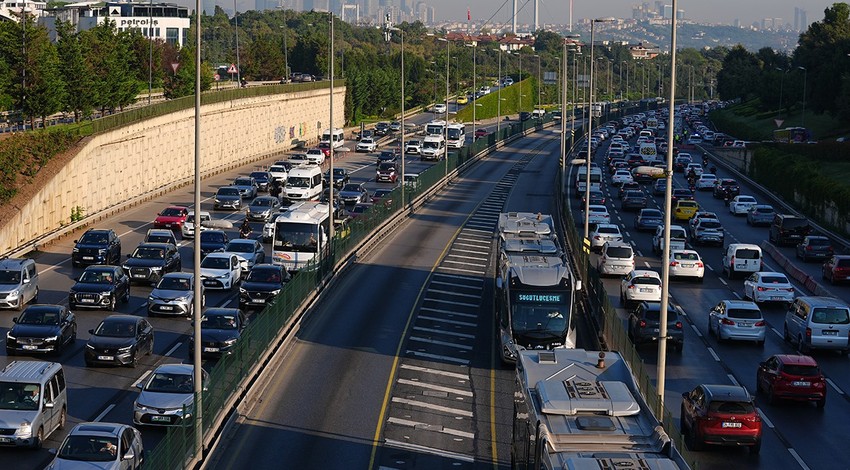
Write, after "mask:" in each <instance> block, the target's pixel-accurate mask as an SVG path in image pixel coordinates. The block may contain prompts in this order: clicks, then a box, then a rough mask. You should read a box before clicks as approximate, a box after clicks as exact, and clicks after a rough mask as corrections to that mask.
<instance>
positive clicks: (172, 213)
mask: <svg viewBox="0 0 850 470" xmlns="http://www.w3.org/2000/svg"><path fill="white" fill-rule="evenodd" d="M183 214H184V212H183V209H178V208H176V207H169V208H167V209H165V210H164V211H162V213H161V214H160V215H163V216H165V217H179V216H181V215H183Z"/></svg>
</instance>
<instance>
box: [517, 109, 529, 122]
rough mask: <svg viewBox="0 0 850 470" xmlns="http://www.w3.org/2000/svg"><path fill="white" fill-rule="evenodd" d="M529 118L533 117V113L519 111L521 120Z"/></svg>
mask: <svg viewBox="0 0 850 470" xmlns="http://www.w3.org/2000/svg"><path fill="white" fill-rule="evenodd" d="M529 119H531V113H529V112H528V111H522V112H521V113H519V120H520V121H528V120H529Z"/></svg>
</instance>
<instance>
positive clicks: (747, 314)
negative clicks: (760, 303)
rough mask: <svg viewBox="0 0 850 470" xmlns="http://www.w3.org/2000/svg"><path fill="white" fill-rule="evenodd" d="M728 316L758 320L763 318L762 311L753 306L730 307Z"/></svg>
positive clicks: (727, 311)
mask: <svg viewBox="0 0 850 470" xmlns="http://www.w3.org/2000/svg"><path fill="white" fill-rule="evenodd" d="M726 316H727V317H729V318H741V319H744V320H758V319H760V318H761V312H760V311H758V310H754V309H751V308H730V309H728V310H726Z"/></svg>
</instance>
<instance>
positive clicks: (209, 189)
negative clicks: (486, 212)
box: [0, 117, 471, 469]
mask: <svg viewBox="0 0 850 470" xmlns="http://www.w3.org/2000/svg"><path fill="white" fill-rule="evenodd" d="M418 119H420V120H423V121H426V122H427V121H429V120H430V119H429V118H426V117H419V118H418ZM470 138H471V136H470ZM339 157H340V158H339V159H338V161H337V162H336V165H337V166H339V167H344V168H346V169H348V170H349V172H350V173H351V178H352V181H354V182H365V183H366V186H367V188H368V189H369V192H370V194H371V192H372V191H374V189H376V188H378V187H382V188H390V187H392V185H391V184H389V183H375V182H374V177H375V173H374V172H375V155H374V154H355V153H347V154H345V155H340V156H339ZM277 159H278V158H269V159H268V160H265V161H262V162H257V163H255V164H252V165H249V166H246V167H243V168H240V169H237V170H234V171H231V172H228V173H225V174H220V175H216V176H214V177H211V178H209V179H207V180H204V182H203V187H202V189H201V191H202V200H203V202H202V207H201V209H202V210H207V211H210V212H211V213H212V214H213V218H214V219H216V218H220V219H227V220H230V221H232V222H233V223H234V224H235V226H234V228H233V229H231V230H228V231H227V232H228V235H229V236H230V237H231V238H235V237H238V225H239V222H241V220H242V219H243V218H244V213H243V212H241V211H240V212H234V213H231V212H221V211H213V210H212V197H213V196H214V194H215V191H216V189H217V188H218V187H219V186H222V185H226V184H228V183H229V182H231V181H232V180H233V179H234V178H235V177H236V176H237V175H240V174H247V173H248V172H250V171H252V170H255V169H258V167H260V166H265V165H268V164H270V163H273V162H274V161H275V160H277ZM431 165H434V163H428V162H420V161H419V158H418V156H413V157H408V159H407V161H406V171H407V172H408V173H419V172H422V171H424V170H425V169H426V168H428V167H430V166H431ZM325 167H327V163H326V164H325ZM191 191H192V189H191V187H190V186H187V187H185V188H182V189H179V190H176V191H173V192H171V193H169V194H166V195H163V196H162V197H158V198H156V199H154V200H152V201H150V202H148V203H145V204H142V205H140V206H137V207H134V208H131V209H128V210H126V211H124V212H121V213H119V214H116V215H115V216H113V217H110V218H109V219H106V220H105V221H103V222H101V223H99V224H98V225H97V226H98V227H108V228H112V229H114V230H115V231H116V232H117V233H118V234H119V236H120V238H121V244H122V254H123V255H126V254H128V253H130V252H131V251H132V250H133V249H134V248H135V247H136V245H138V244H139V243H140V242H141V241H142V239H143V238H144V234H145V232H146V231H147V229H149V228H152V221H153V219H154V218H155V217H156V214H157V213H158V212H159V211H161V210H162V209H163V208H165V207H167V206H169V205H184V206H187V207H190V208H192V201H193V196H192V192H191ZM252 225H253V227H254V229H255V230H254V233H255V234H259V233H261V229H262V224H261V223H252ZM81 233H82V232H81V231H80V232H77V233H74V234H71V235H69V236H67V237H65V238H63V239H61V240H59V241H58V242H56V243H54V244H52V245H50V246H47V247H44V248H43V251H40V252H38V253H35V254H34V259H35V260H36V263H37V268H38V271H39V276H40V279H39V287H40V294H39V301H40V302H41V303H57V304H64V305H67V295H68V290H69V288H70V287H71V286H72V285H73V283H74V279H75V278H76V277H78V276H79V275H80V274H81V273H82V271H83V270H82V269H80V268H72V267H71V263H70V253H71V249H72V248H73V245H74V243H73V240H74V239H76V238H78V237H79V236H80V235H81ZM179 239H180V236H179V234H178V240H179ZM179 249H180V253H181V256H182V259H183V263H182V264H183V270H184V271H191V260H192V251H191V250H192V245H191V241H187V240H183V241H181V242H180V248H179ZM270 254H271V253H270V251H269V248H268V246H267V247H266V255H267V259H270ZM150 291H151V287H150V286H146V285H134V286H133V287H132V289H131V299H130V302H129V303H127V304H119V307H118V310H117V311H118V312H119V313H128V314H133V315H141V316H146V307H145V301H146V299H147V296H148V294H149V293H150ZM237 296H238V290H234V291H232V292H217V291H207V299H206V302H207V306H208V307H210V306H227V307H235V306H237V305H238V299H237ZM75 313H76V315H77V322H78V335H77V341H76V342H75V343H74V344H73V345H71V346H69V347H68V348H66V350H65V351H64V352H63V353H62V354H61V355H59V356H53V357H48V358H46V359H47V360H53V361H57V362H60V363H62V364H63V366H64V367H65V370H66V377H67V381H68V387H69V390H68V400H69V403H68V426H67V427H66V430H65V431H64V432H56V433H54V434H53V435H52V436H51V437H50V438H49V439H47V440H46V442H45V443H44V447H45V449H44V450H41V451H34V452H33V451H28V450H11V449H10V450H5V449H4V452H0V468H33V469H35V468H43V467H44V466H45V465H46V464H47V463H48V461H49V460H50V458H51V455H50V454H49V453H48V451H47V449H48V448H56V447H58V446H59V444H60V443H61V441H62V439H63V438H64V436H65V434H66V433H67V430H68V429H70V427H72V426H73V425H74V424H76V423H79V422H82V421H90V420H102V421H117V422H124V423H131V419H132V404H133V400H134V399H135V398H136V396H137V394H138V390H137V389H136V388H135V384H136V383H138V382H139V381H140V380H142V378H143V377H145V375H146V374H148V373H149V372H150V371H151V370H152V369H153V368H155V366H156V365H158V364H160V363H171V362H178V363H179V362H183V361H184V360H185V359H186V358H187V357H188V354H189V351H188V346H187V344H188V342H187V340H188V336H187V335H188V334H189V333H190V329H191V323H190V321H189V320H188V319H184V318H178V319H172V318H159V317H158V318H152V319H150V321H151V323H152V325H153V326H154V329H155V341H154V354H152V355H151V356H148V357H144V358H142V359H141V360H140V364H139V366H138V367H137V368H136V369H131V368H86V367H85V365H84V361H83V351H84V348H85V343H86V340H87V339H88V338H89V336H90V335H89V333H88V331H89V330H90V329H93V328H95V327H96V326H97V325H98V323H99V322H100V320H102V319H103V318H105V317H106V316H107V315H109V313H110V312H106V311H100V310H84V309H78V310H77V311H75ZM14 316H15V313H13V312H5V313H4V314H3V315H2V316H0V342H2V341H5V337H6V336H5V333H6V331H8V330H9V329H10V328H11V327H12V325H13V323H12V318H13V317H14ZM1 346H2V345H0V351H5V348H2V347H1ZM23 359H29V358H28V357H23ZM10 360H11V358H9V357H6V356H5V353H3V356H2V357H0V367H2V366H5V365H6V364H7V363H8V362H9V361H10ZM208 365H209V364H207V366H208ZM164 434H165V433H164V431H162V430H159V429H156V428H151V429H148V428H146V429H144V430H143V437H144V442H145V446H146V448H147V449H151V448H153V447H154V446H155V445H156V444H157V443H158V442H159V440H160V439H161V438H162V436H163V435H164Z"/></svg>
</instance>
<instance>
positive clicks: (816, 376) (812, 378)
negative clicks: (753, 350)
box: [756, 354, 826, 408]
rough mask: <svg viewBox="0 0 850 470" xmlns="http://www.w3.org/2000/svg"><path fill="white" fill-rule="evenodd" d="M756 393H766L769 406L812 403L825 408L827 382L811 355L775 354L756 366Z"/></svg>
mask: <svg viewBox="0 0 850 470" xmlns="http://www.w3.org/2000/svg"><path fill="white" fill-rule="evenodd" d="M756 393H765V394H767V401H768V403H771V404H774V403H776V402H777V401H778V400H795V401H813V402H815V403H816V404H817V406H818V408H823V407H824V405H826V379H825V378H824V376H823V374H822V373H821V371H820V367H818V363H817V362H815V360H814V359H812V358H811V357H810V356H803V355H796V354H777V355H775V356H771V357H770V358H769V359H768V360H766V361H764V362H762V363H761V364H759V368H758V372H757V373H756Z"/></svg>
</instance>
